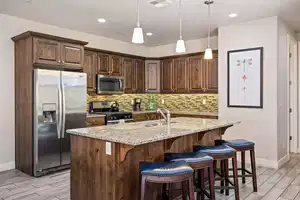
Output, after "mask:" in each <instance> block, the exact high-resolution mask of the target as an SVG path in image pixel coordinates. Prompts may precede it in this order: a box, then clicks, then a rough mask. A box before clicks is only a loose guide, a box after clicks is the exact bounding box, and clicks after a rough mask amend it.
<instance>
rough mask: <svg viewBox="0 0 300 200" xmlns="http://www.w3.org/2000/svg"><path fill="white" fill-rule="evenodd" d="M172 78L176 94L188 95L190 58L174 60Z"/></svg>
mask: <svg viewBox="0 0 300 200" xmlns="http://www.w3.org/2000/svg"><path fill="white" fill-rule="evenodd" d="M172 78H173V81H172V82H173V90H174V92H175V93H186V92H188V91H189V87H188V81H189V76H188V58H177V59H175V60H174V67H173V74H172Z"/></svg>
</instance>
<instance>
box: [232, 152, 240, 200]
mask: <svg viewBox="0 0 300 200" xmlns="http://www.w3.org/2000/svg"><path fill="white" fill-rule="evenodd" d="M232 169H233V180H234V195H235V200H240V194H239V180H238V170H237V160H236V155H235V156H234V157H233V158H232Z"/></svg>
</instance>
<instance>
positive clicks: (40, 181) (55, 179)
mask: <svg viewBox="0 0 300 200" xmlns="http://www.w3.org/2000/svg"><path fill="white" fill-rule="evenodd" d="M257 172H258V185H259V187H258V192H257V193H252V183H251V179H247V183H246V184H245V185H243V184H241V183H240V196H241V199H243V200H260V199H262V200H300V155H292V156H291V160H290V161H289V162H288V163H286V164H285V165H284V166H283V167H282V168H281V169H279V170H274V169H268V168H264V167H258V168H257ZM232 195H233V193H232V192H231V193H230V196H229V197H226V196H224V195H221V194H219V193H218V192H217V199H218V200H225V199H226V200H227V199H228V200H234V196H232ZM0 199H1V200H68V199H70V172H69V171H64V172H59V173H56V174H54V175H49V176H45V177H41V178H32V177H30V176H27V175H25V174H23V173H21V172H19V171H17V170H11V171H7V172H1V173H0Z"/></svg>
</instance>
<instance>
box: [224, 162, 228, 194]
mask: <svg viewBox="0 0 300 200" xmlns="http://www.w3.org/2000/svg"><path fill="white" fill-rule="evenodd" d="M224 169H225V170H224V171H225V186H226V187H227V188H226V190H225V194H226V196H229V188H228V187H229V182H228V180H229V169H228V160H224Z"/></svg>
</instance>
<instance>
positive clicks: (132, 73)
mask: <svg viewBox="0 0 300 200" xmlns="http://www.w3.org/2000/svg"><path fill="white" fill-rule="evenodd" d="M123 67H124V68H123V70H124V81H125V87H124V91H125V93H143V92H144V91H145V63H144V61H143V60H141V59H132V58H124V59H123Z"/></svg>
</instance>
